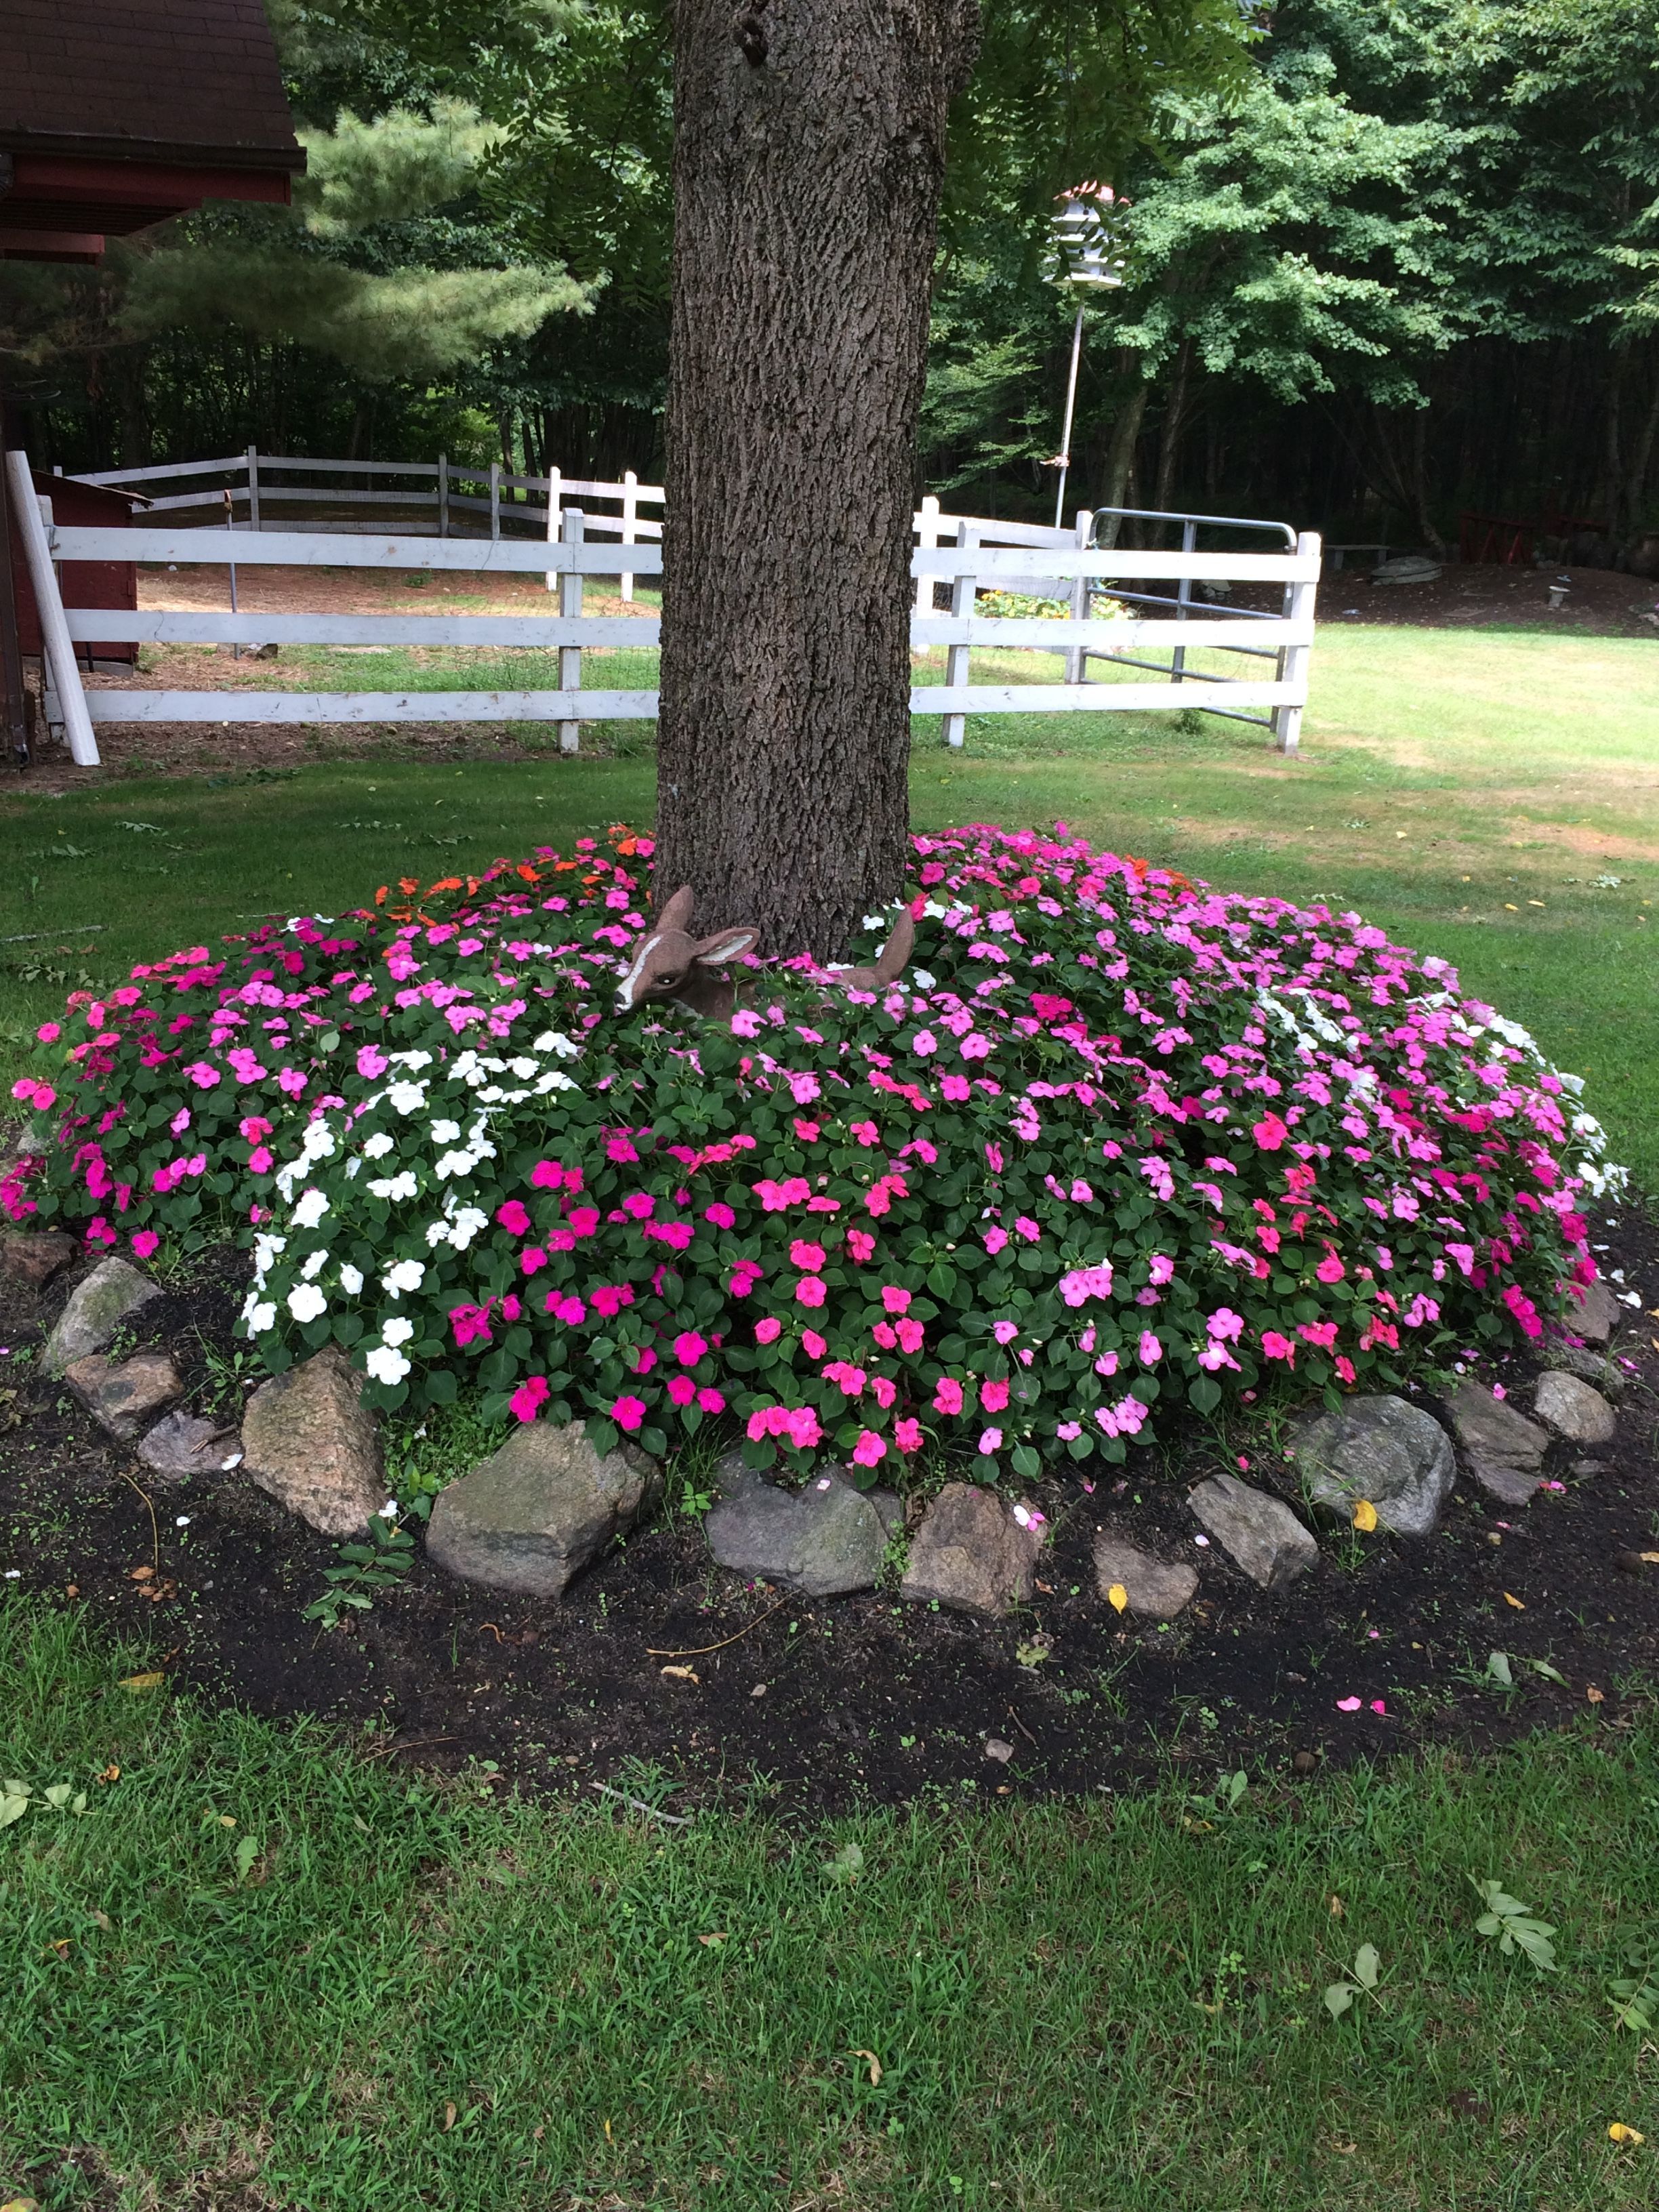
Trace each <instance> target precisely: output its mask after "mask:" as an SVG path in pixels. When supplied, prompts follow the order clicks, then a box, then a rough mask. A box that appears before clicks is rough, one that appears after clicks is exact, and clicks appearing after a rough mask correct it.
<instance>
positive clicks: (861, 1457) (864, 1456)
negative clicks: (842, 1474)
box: [853, 1429, 887, 1467]
mask: <svg viewBox="0 0 1659 2212" xmlns="http://www.w3.org/2000/svg"><path fill="white" fill-rule="evenodd" d="M886 1454H887V1440H886V1438H885V1437H878V1435H877V1434H876V1432H875V1431H874V1430H873V1429H866V1430H865V1431H863V1433H862V1434H861V1435H860V1437H859V1440H858V1442H857V1443H855V1444H854V1447H853V1464H854V1467H874V1466H875V1464H876V1462H877V1461H878V1460H880V1459H884V1458H885V1456H886Z"/></svg>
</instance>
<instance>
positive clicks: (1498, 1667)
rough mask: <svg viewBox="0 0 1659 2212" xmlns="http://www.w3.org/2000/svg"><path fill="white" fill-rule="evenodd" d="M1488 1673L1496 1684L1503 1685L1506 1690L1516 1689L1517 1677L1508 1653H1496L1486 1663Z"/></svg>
mask: <svg viewBox="0 0 1659 2212" xmlns="http://www.w3.org/2000/svg"><path fill="white" fill-rule="evenodd" d="M1486 1672H1487V1673H1488V1674H1490V1675H1491V1676H1492V1680H1493V1681H1494V1682H1500V1683H1502V1685H1503V1686H1504V1688H1505V1689H1506V1690H1512V1689H1513V1688H1514V1687H1515V1675H1514V1672H1513V1670H1512V1669H1511V1668H1510V1660H1509V1654H1508V1652H1506V1651H1494V1652H1492V1655H1491V1656H1490V1657H1489V1658H1488V1659H1487V1661H1486Z"/></svg>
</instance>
